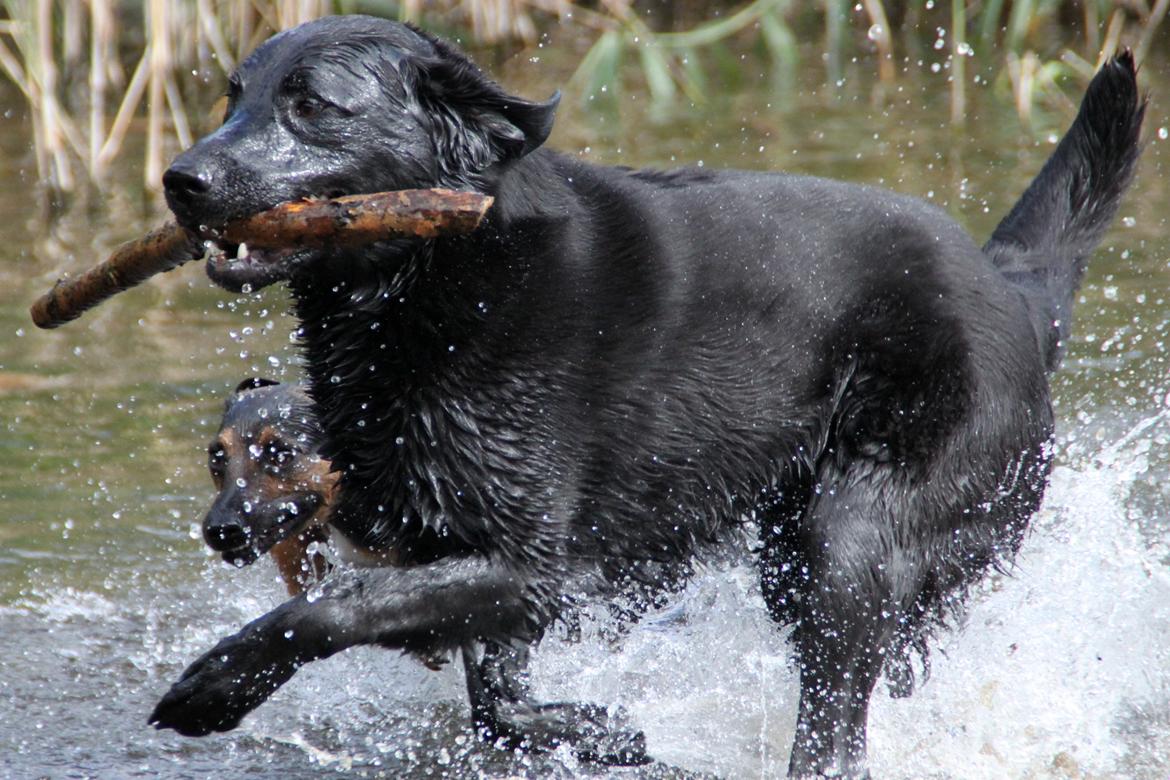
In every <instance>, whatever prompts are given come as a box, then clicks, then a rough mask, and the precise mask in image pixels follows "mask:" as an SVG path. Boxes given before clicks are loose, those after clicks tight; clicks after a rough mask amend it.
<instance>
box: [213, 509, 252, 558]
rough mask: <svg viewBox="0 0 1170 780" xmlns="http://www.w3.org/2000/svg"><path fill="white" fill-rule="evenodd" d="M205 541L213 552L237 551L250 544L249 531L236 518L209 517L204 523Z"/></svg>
mask: <svg viewBox="0 0 1170 780" xmlns="http://www.w3.org/2000/svg"><path fill="white" fill-rule="evenodd" d="M203 539H204V541H206V542H207V546H208V547H210V548H211V549H213V550H218V551H220V552H224V551H227V550H237V549H239V548H241V547H243V546H244V545H245V544H247V543H248V529H247V528H245V527H244V525H243V524H242V523H241V522H240V521H239V520H237V519H235V518H224V517H209V518H207V520H205V521H204V522H203Z"/></svg>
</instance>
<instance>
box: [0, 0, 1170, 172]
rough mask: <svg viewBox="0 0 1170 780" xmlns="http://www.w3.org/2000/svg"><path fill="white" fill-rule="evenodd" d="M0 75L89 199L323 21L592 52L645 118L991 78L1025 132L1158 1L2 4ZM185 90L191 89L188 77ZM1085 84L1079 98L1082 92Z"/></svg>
mask: <svg viewBox="0 0 1170 780" xmlns="http://www.w3.org/2000/svg"><path fill="white" fill-rule="evenodd" d="M0 8H2V9H3V10H2V15H0V73H2V74H3V75H4V77H5V78H6V79H7V80H8V81H9V82H11V84H12V85H13V86H14V87H15V89H16V90H18V92H19V95H20V96H21V97H22V98H23V100H24V101H25V103H26V107H27V113H28V116H29V120H30V121H29V125H30V130H31V134H32V140H33V146H34V149H35V152H36V165H37V172H38V177H39V179H40V181H41V182H43V183H44V184H45V186H46V187H48V188H49V189H51V190H53V191H66V192H67V191H71V190H73V189H75V188H76V187H77V186H78V185H79V184H80V183H92V184H94V185H96V186H97V187H99V188H100V187H101V185H102V184H103V182H104V181H105V180H106V178H107V175H108V172H109V168H110V164H111V162H112V161H113V160H114V159H115V158H116V157H117V156H118V155H120V154H124V153H125V148H126V143H125V142H126V139H127V136H128V134H129V133H130V131H131V129H132V128H133V129H135V130H139V129H140V130H142V131H143V134H144V137H145V150H144V151H143V154H144V155H145V157H144V167H143V175H144V179H145V182H146V186H147V187H148V188H154V187H156V186H157V182H158V181H159V179H160V175H161V173H162V169H163V167H164V163H165V161H166V160H167V159H168V158H169V157H170V155H171V154H172V153H173V151H174V150H175V148H176V147H178V146H183V145H186V144H189V143H190V141H191V138H192V134H193V131H192V117H191V115H190V114H189V113H188V108H187V107H188V106H189V105H205V103H206V100H207V96H206V93H205V92H202V93H200V91H199V90H200V89H201V88H202V87H204V85H207V84H215V85H218V84H220V83H222V74H223V73H225V72H227V71H230V70H231V69H232V68H233V67H234V66H235V64H236V63H237V62H238V61H239V59H240V57H241V56H242V55H244V54H245V53H246V52H248V51H250V50H251V49H252V48H253V47H254V46H255V45H256V44H257V43H259V42H260V41H262V40H263V39H264V38H266V37H267V36H268V35H270V34H272V32H274V31H276V30H280V29H284V28H287V27H290V26H293V25H296V24H299V23H300V22H303V21H305V20H307V19H310V18H313V17H316V16H319V15H321V14H326V13H339V12H340V13H345V12H358V11H360V12H365V13H374V14H380V15H385V16H390V17H394V18H401V19H410V20H415V21H418V22H420V23H422V24H424V25H426V26H429V27H432V28H434V29H437V30H439V31H441V32H444V33H446V34H457V35H459V36H460V37H461V38H462V39H463V40H464V42H466V43H470V44H473V45H475V46H487V47H494V48H496V49H499V50H508V49H511V50H516V49H519V48H523V47H525V46H529V45H532V44H534V43H535V42H537V41H538V40H540V36H541V35H542V34H543V33H545V32H550V31H557V32H558V33H559V32H560V31H563V30H565V29H571V30H572V31H573V32H574V33H576V34H577V37H579V38H588V40H589V41H590V43H589V44H588V46H587V51H586V52H585V54H584V56H583V57H581V59H580V65H579V66H578V67H577V69H576V72H575V74H574V75H573V78H572V79H571V80H570V82H569V88H568V90H567V92H568V97H569V98H570V99H578V100H598V101H600V102H605V101H606V100H609V101H614V100H616V99H617V98H618V97H620V96H621V95H623V94H627V93H632V92H634V91H638V92H640V93H645V94H646V95H647V96H648V98H649V101H650V103H651V105H652V107H654V108H657V109H663V108H667V107H670V106H671V105H674V104H677V103H678V101H683V100H685V101H690V102H695V103H699V102H703V101H705V100H707V99H708V98H709V96H710V95H711V94H712V92H713V91H714V90H716V89H717V85H718V84H720V83H723V82H724V81H725V80H726V78H727V77H728V76H734V75H735V71H736V70H737V69H739V70H742V65H741V60H740V59H739V58H740V57H741V56H746V57H753V58H756V59H755V61H758V62H762V63H763V64H764V66H765V69H766V70H767V71H768V72H769V73H770V74H771V78H772V81H773V82H774V83H775V89H776V90H777V91H778V92H779V93H780V94H781V95H783V94H785V93H791V91H792V90H794V89H796V79H795V73H796V70H797V67H798V66H803V67H804V68H805V69H809V68H812V69H816V70H818V71H819V70H820V69H821V67H822V65H821V63H822V62H823V73H824V79H825V80H826V81H827V82H828V83H830V84H836V83H839V82H840V80H841V78H842V74H843V73H844V72H845V70H846V69H849V70H850V72H857V70H858V69H860V71H861V72H862V73H863V74H868V75H869V76H870V77H871V78H872V81H873V83H874V84H875V85H876V87H877V88H878V90H879V91H880V90H883V89H886V90H888V89H889V88H891V87H892V86H893V85H895V84H896V83H897V82H898V81H899V79H903V78H908V77H910V76H911V75H912V74H914V73H916V72H918V71H920V70H921V69H923V68H931V69H932V70H934V69H938V70H943V71H946V72H947V74H948V75H949V82H950V85H951V94H950V100H951V117H952V121H954V122H956V123H960V122H962V121H963V120H964V116H965V114H966V94H967V89H966V87H967V84H968V83H969V82H970V81H971V80H972V79H973V78H974V79H985V80H994V81H995V82H996V83H997V86H998V85H1001V86H1002V88H1003V89H1004V91H1005V92H1008V91H1010V94H1011V95H1012V99H1013V101H1014V103H1015V106H1016V109H1017V112H1018V113H1019V115H1020V117H1021V119H1022V120H1023V121H1024V122H1025V123H1026V122H1028V120H1029V118H1030V117H1031V115H1032V112H1033V110H1034V108H1035V107H1036V106H1037V105H1039V104H1043V103H1045V102H1051V101H1053V100H1057V101H1059V100H1063V99H1064V98H1063V92H1062V91H1061V90H1060V89H1059V88H1058V84H1059V82H1060V81H1061V80H1062V79H1065V78H1068V77H1074V78H1079V79H1084V78H1087V77H1088V76H1089V75H1090V74H1091V73H1092V72H1093V70H1094V69H1095V67H1096V66H1097V64H1098V63H1099V62H1100V61H1101V60H1102V59H1103V58H1104V57H1105V56H1106V55H1107V54H1109V53H1111V52H1113V51H1115V50H1116V49H1117V48H1118V47H1119V46H1122V45H1127V46H1131V47H1132V48H1134V50H1135V53H1136V54H1137V57H1138V61H1139V62H1141V61H1142V59H1143V58H1144V57H1145V56H1146V54H1147V53H1148V52H1149V51H1151V49H1152V47H1153V45H1154V42H1155V41H1156V40H1157V39H1158V37H1159V36H1162V37H1163V38H1164V37H1165V29H1164V26H1163V22H1164V21H1165V18H1166V15H1167V11H1168V10H1170V0H1015V1H1014V2H1011V3H1007V2H1004V0H951V2H949V3H948V2H946V0H862V1H861V2H857V3H853V2H850V1H849V0H821V2H816V3H803V2H797V0H751V1H750V2H742V1H740V2H733V1H722V2H721V1H720V0H689V1H687V2H684V1H683V0H654V1H653V2H650V1H649V0H646V1H645V2H636V1H635V0H591V1H589V2H578V1H577V0H432V1H431V2H423V0H401V1H400V2H389V1H387V2H376V1H369V2H361V1H360V0H348V1H347V0H192V1H191V2H184V3H176V2H169V1H168V0H85V2H83V1H82V0H9V1H8V2H4V3H3V4H0ZM193 76H194V78H193ZM1079 88H1080V85H1078V86H1077V88H1076V89H1078V90H1079Z"/></svg>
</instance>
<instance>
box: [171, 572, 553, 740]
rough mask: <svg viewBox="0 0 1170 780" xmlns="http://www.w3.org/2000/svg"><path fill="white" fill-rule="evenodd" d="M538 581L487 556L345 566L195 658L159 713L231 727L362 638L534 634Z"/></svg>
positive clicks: (191, 725) (184, 729)
mask: <svg viewBox="0 0 1170 780" xmlns="http://www.w3.org/2000/svg"><path fill="white" fill-rule="evenodd" d="M538 603H539V601H538V599H537V597H536V594H535V593H534V592H533V586H532V584H531V581H530V580H529V579H528V578H526V577H525V576H524V575H523V574H522V573H520V572H517V571H516V570H515V569H514V568H512V567H509V566H507V565H505V564H502V563H497V562H492V561H489V560H487V559H485V558H479V557H468V558H458V559H455V558H449V559H442V560H439V561H436V562H435V563H431V564H426V565H422V566H414V567H410V568H395V567H379V568H370V569H359V570H348V571H341V572H337V573H336V574H335V576H333V577H331V578H330V579H328V580H326V581H325V582H324V583H323V584H322V585H321V587H320V588H319V589H317V590H314V591H311V592H309V593H302V594H301V595H299V596H297V597H295V598H292V599H290V600H288V601H286V602H285V603H284V604H282V605H280V606H279V607H277V608H276V609H274V610H273V611H272V612H269V613H268V614H267V615H265V616H263V617H261V618H259V619H257V620H254V621H252V622H251V623H249V624H248V625H246V626H245V627H244V628H243V629H242V630H240V632H239V633H237V634H234V635H233V636H230V637H227V638H226V639H223V640H221V641H220V643H219V644H218V645H216V646H215V647H214V648H213V649H212V650H211V651H209V652H208V653H206V654H204V655H203V656H202V657H201V658H199V659H197V660H196V661H195V662H194V663H192V664H191V665H190V666H189V667H188V668H187V670H186V671H185V672H184V673H183V676H182V677H181V678H180V679H179V681H178V682H177V683H175V684H174V685H173V686H172V687H171V689H170V691H168V692H167V694H166V695H165V696H164V697H163V699H162V700H161V701H160V702H159V704H158V706H157V707H155V710H154V713H153V714H152V715H151V717H150V722H151V723H153V724H155V725H156V726H157V727H158V728H172V729H175V730H176V731H178V732H179V733H181V734H185V735H188V736H202V735H204V734H209V733H211V732H213V731H228V730H230V729H233V728H235V727H236V726H237V725H238V724H239V722H240V720H241V719H242V718H243V717H244V715H246V714H247V713H248V712H250V711H251V710H252V709H254V708H255V707H256V706H258V705H259V704H260V703H261V702H263V701H264V700H265V699H267V698H268V697H269V696H270V695H272V693H273V691H275V690H276V689H277V688H279V687H280V686H281V685H283V684H284V683H285V682H287V681H288V680H289V678H291V677H292V676H293V674H295V673H296V670H297V669H298V668H300V667H301V666H302V665H304V664H306V663H308V662H309V661H313V660H316V659H319V658H326V657H328V656H331V655H333V654H334V653H337V652H340V651H342V650H345V649H347V648H350V647H354V646H356V645H363V644H364V645H382V646H384V647H391V648H401V649H406V650H415V651H427V650H432V649H436V648H443V647H457V646H461V645H462V644H464V643H465V642H467V641H469V640H471V639H474V638H476V637H490V638H495V639H501V640H508V639H512V638H516V639H518V640H524V639H528V640H530V639H532V638H534V636H535V635H536V634H537V633H538V631H539V627H540V625H541V623H542V620H541V614H540V611H539V609H538V606H537V604H538Z"/></svg>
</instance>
